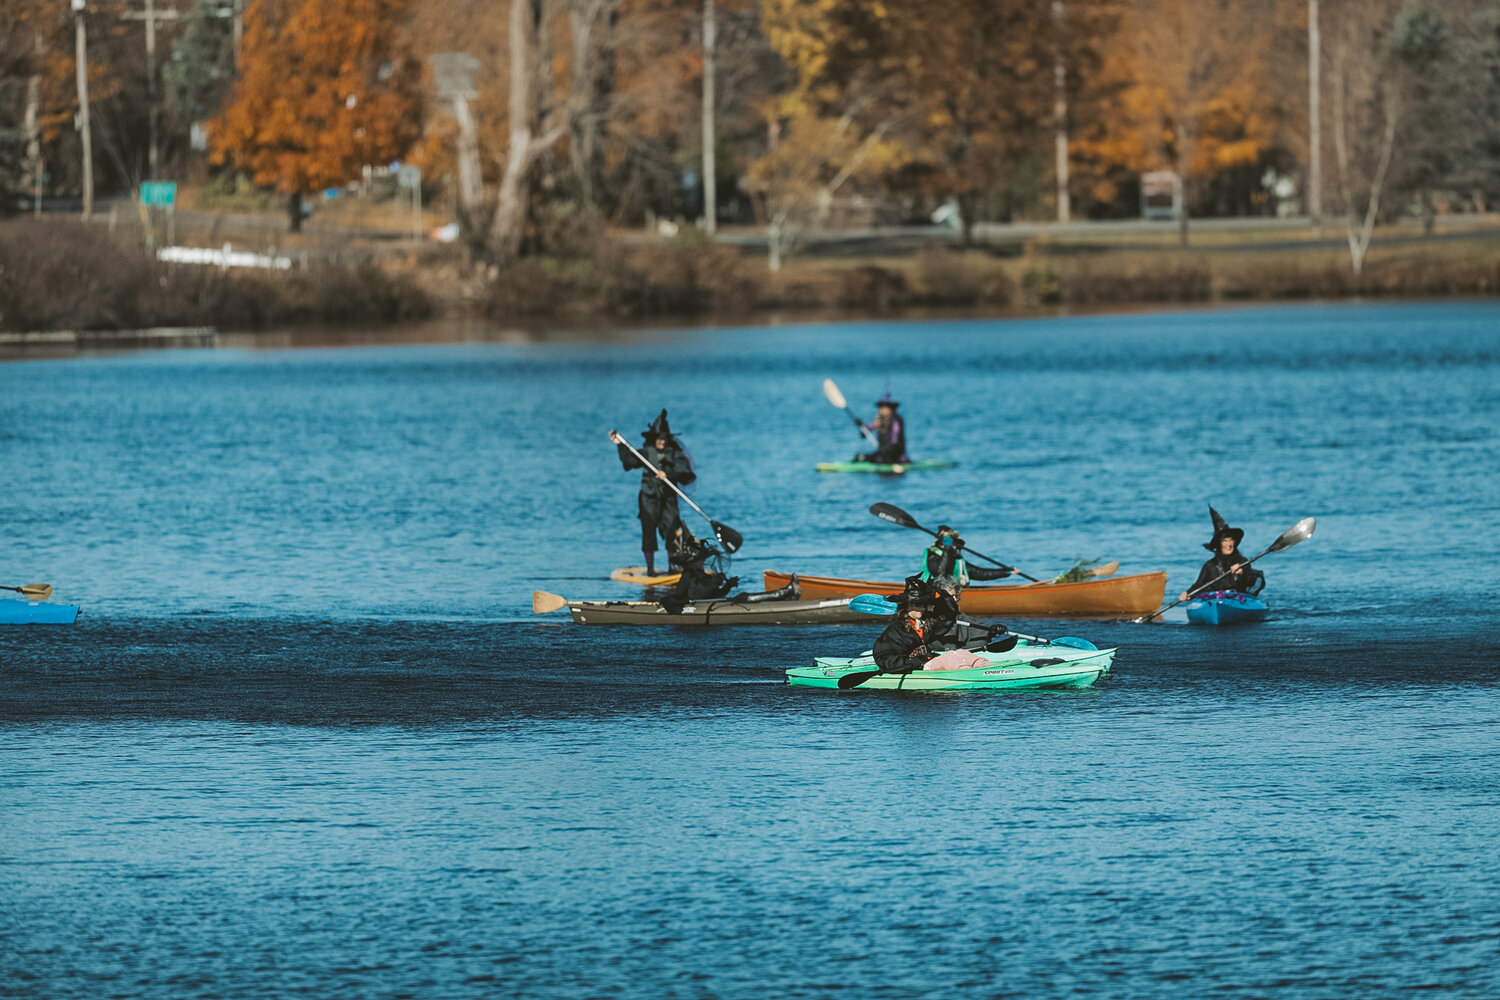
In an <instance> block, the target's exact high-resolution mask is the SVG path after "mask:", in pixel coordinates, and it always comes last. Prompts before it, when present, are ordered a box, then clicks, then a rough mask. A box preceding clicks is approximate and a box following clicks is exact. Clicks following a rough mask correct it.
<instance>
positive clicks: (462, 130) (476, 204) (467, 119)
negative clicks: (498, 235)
mask: <svg viewBox="0 0 1500 1000" xmlns="http://www.w3.org/2000/svg"><path fill="white" fill-rule="evenodd" d="M453 115H454V117H455V118H457V119H458V203H459V208H460V212H461V220H460V221H461V225H462V226H463V228H464V232H465V233H467V232H469V231H470V227H472V226H474V225H476V224H478V223H479V221H480V219H479V214H480V213H481V212H482V211H484V177H483V173H482V172H481V170H480V167H479V134H478V131H477V130H476V129H475V127H474V115H473V114H472V113H471V112H470V111H469V101H468V98H466V97H463V96H462V95H460V96H458V97H456V98H454V101H453ZM465 238H466V239H467V238H468V237H465Z"/></svg>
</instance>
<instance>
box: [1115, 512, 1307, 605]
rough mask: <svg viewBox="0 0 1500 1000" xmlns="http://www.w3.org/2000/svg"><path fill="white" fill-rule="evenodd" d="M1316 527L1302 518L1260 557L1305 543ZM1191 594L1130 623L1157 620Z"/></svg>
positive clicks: (1206, 587) (1206, 588)
mask: <svg viewBox="0 0 1500 1000" xmlns="http://www.w3.org/2000/svg"><path fill="white" fill-rule="evenodd" d="M1317 526H1318V520H1317V518H1314V517H1304V518H1303V519H1302V520H1300V521H1298V522H1297V523H1296V524H1294V525H1292V526H1291V527H1290V528H1288V529H1286V530H1285V531H1283V532H1282V533H1281V537H1279V538H1277V539H1276V541H1274V542H1272V543H1271V547H1270V548H1268V549H1266V551H1265V552H1262V553H1261V554H1260V556H1264V555H1269V554H1270V553H1272V552H1280V551H1281V550H1283V549H1289V548H1291V547H1292V546H1293V545H1296V544H1297V543H1298V542H1304V541H1306V540H1307V539H1309V538H1311V537H1312V533H1313V529H1315V528H1317ZM1260 556H1256V557H1255V558H1254V559H1247V560H1245V562H1243V563H1240V564H1238V565H1242V566H1249V565H1250V564H1251V563H1253V562H1255V560H1256V559H1259V558H1260ZM1236 572H1238V570H1237V569H1230V570H1227V571H1225V572H1223V573H1220V574H1219V575H1218V576H1216V577H1214V578H1213V579H1212V580H1210V581H1208V582H1207V583H1205V584H1204V585H1203V586H1202V587H1199V588H1198V589H1197V590H1196V591H1194V592H1193V594H1202V593H1206V592H1207V591H1210V590H1212V589H1213V586H1214V584H1216V583H1218V582H1219V581H1220V580H1222V579H1224V578H1225V577H1226V576H1230V575H1232V574H1234V573H1236ZM1193 594H1189V595H1188V596H1186V597H1184V598H1182V599H1181V600H1176V601H1173V602H1172V603H1171V604H1168V605H1167V606H1166V607H1164V608H1162V609H1161V610H1160V611H1153V612H1151V614H1149V615H1142V616H1141V617H1139V618H1132V619H1131V621H1132V622H1133V623H1134V624H1136V625H1139V624H1140V623H1141V622H1147V621H1150V620H1151V619H1153V618H1157V617H1159V616H1161V615H1162V614H1164V613H1166V612H1168V611H1171V610H1172V609H1173V608H1175V607H1177V605H1179V604H1183V603H1185V602H1187V601H1191V600H1192V599H1193Z"/></svg>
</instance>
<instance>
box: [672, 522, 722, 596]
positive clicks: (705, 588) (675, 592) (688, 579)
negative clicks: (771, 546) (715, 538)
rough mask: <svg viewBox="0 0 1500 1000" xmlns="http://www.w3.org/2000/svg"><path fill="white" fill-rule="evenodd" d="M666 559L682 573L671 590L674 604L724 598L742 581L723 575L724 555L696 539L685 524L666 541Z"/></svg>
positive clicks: (678, 527)
mask: <svg viewBox="0 0 1500 1000" xmlns="http://www.w3.org/2000/svg"><path fill="white" fill-rule="evenodd" d="M667 555H668V556H669V557H671V560H672V564H673V565H674V566H676V567H678V569H680V570H681V571H682V577H681V579H679V580H678V581H677V584H676V586H674V587H673V588H672V598H671V600H672V603H674V604H686V603H688V602H691V601H706V600H712V599H714V598H719V597H724V596H725V595H727V594H728V593H729V592H730V591H731V590H733V589H734V588H735V587H737V586H739V583H740V578H739V577H737V576H726V575H725V573H724V553H722V552H720V551H719V550H718V549H716V548H714V547H713V545H711V544H709V543H708V542H705V541H704V540H703V539H701V538H699V537H697V536H696V535H694V534H693V533H692V532H691V531H689V530H688V529H687V525H685V524H681V523H679V524H678V525H677V529H676V531H674V532H673V533H672V537H671V538H670V539H669V540H668V541H667ZM705 564H707V565H705Z"/></svg>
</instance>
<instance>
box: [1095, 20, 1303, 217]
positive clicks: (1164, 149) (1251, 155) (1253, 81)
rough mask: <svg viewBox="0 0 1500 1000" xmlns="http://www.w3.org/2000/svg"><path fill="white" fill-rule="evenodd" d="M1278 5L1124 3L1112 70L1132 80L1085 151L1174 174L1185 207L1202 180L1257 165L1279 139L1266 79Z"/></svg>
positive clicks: (1136, 167) (1137, 167) (1122, 163)
mask: <svg viewBox="0 0 1500 1000" xmlns="http://www.w3.org/2000/svg"><path fill="white" fill-rule="evenodd" d="M1275 6H1276V5H1275V4H1267V5H1262V6H1258V5H1254V4H1245V3H1242V2H1238V0H1131V2H1130V3H1129V4H1128V5H1127V7H1126V9H1125V11H1124V17H1123V21H1122V25H1121V32H1120V38H1119V45H1118V48H1117V49H1116V50H1115V51H1114V52H1113V53H1112V56H1111V65H1110V72H1111V73H1113V74H1115V75H1117V76H1118V77H1120V78H1123V79H1125V80H1128V81H1129V83H1128V86H1126V87H1125V89H1124V91H1123V93H1122V94H1121V97H1120V104H1119V107H1118V109H1117V114H1116V115H1114V116H1113V117H1112V118H1111V120H1110V121H1109V123H1108V127H1107V128H1106V129H1102V130H1101V131H1100V133H1099V134H1096V135H1094V136H1092V137H1091V141H1090V142H1089V144H1088V145H1087V146H1086V149H1087V150H1088V153H1089V154H1091V155H1093V156H1095V157H1097V158H1098V159H1101V160H1105V161H1109V160H1114V161H1115V162H1117V163H1118V164H1119V165H1120V166H1123V167H1127V168H1129V169H1131V170H1171V171H1174V172H1175V173H1177V174H1178V175H1179V176H1181V177H1182V179H1183V185H1184V188H1185V190H1186V193H1187V195H1186V196H1187V197H1188V198H1189V200H1190V199H1191V195H1192V192H1193V191H1194V189H1195V187H1196V185H1197V184H1198V183H1199V182H1200V181H1201V180H1203V179H1206V178H1208V177H1211V176H1212V175H1214V174H1216V173H1218V172H1220V171H1223V170H1229V169H1232V168H1234V167H1237V166H1242V165H1245V164H1253V163H1256V162H1257V161H1258V160H1259V159H1260V158H1261V157H1262V156H1263V155H1264V154H1265V152H1266V150H1267V149H1268V148H1269V147H1270V145H1271V143H1272V141H1273V140H1274V138H1275V132H1276V110H1275V100H1274V95H1273V92H1272V89H1271V88H1270V86H1269V85H1268V83H1269V81H1268V79H1267V74H1268V66H1269V62H1268V55H1269V53H1270V47H1271V43H1272V40H1273V38H1274V37H1275V26H1276V25H1275V22H1274V21H1273V20H1272V19H1271V18H1270V17H1269V16H1268V14H1269V13H1271V12H1272V11H1273V9H1274V7H1275ZM1187 217H1188V213H1187V212H1186V211H1184V212H1183V213H1182V216H1181V219H1180V224H1181V232H1182V242H1183V243H1184V244H1186V243H1187V232H1188V229H1187Z"/></svg>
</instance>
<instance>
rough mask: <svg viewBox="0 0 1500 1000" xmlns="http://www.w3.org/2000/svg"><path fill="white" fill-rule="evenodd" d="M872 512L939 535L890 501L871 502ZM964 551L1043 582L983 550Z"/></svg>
mask: <svg viewBox="0 0 1500 1000" xmlns="http://www.w3.org/2000/svg"><path fill="white" fill-rule="evenodd" d="M870 513H871V514H874V515H875V516H876V517H878V518H880V519H881V520H882V521H889V522H891V523H892V524H899V525H901V527H903V528H916V529H917V530H918V531H925V532H927V533H928V534H929V535H931V536H932V537H933V538H936V537H937V532H936V531H933V530H932V529H931V528H924V527H922V526H921V525H920V524H918V523H917V519H916V518H914V517H912V516H911V515H910V514H908V513H907V512H906V511H904V510H902V509H901V508H900V507H896V506H894V505H892V504H888V503H874V504H871V505H870ZM963 551H965V552H968V553H969V554H970V555H972V556H977V557H978V558H980V559H983V560H984V561H985V562H987V563H994V564H995V565H996V566H999V567H1000V568H1001V569H1003V570H1009V571H1010V572H1012V573H1014V574H1016V576H1020V577H1025V578H1026V579H1028V580H1030V581H1031V582H1032V583H1041V582H1042V581H1040V580H1038V579H1037V578H1036V577H1034V576H1028V575H1027V574H1025V573H1022V572H1021V571H1020V570H1018V569H1016V568H1015V567H1014V566H1007V565H1005V563H1003V562H1000V561H999V560H998V559H991V558H990V557H989V556H987V555H985V554H984V553H983V552H975V551H974V550H973V549H971V548H969V547H968V546H967V545H965V546H964V548H963Z"/></svg>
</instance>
